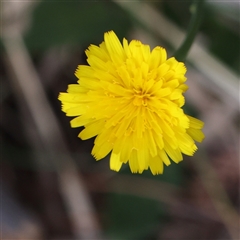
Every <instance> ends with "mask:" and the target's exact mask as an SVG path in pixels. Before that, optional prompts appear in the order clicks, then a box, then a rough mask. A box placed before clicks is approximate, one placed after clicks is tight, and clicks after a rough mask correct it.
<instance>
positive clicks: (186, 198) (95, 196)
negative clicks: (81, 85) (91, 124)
mask: <svg viewBox="0 0 240 240" xmlns="http://www.w3.org/2000/svg"><path fill="white" fill-rule="evenodd" d="M192 13H194V8H193V7H192V5H191V1H147V0H146V1H110V0H109V1H2V2H1V39H0V48H1V57H0V62H1V69H0V86H1V89H0V91H1V99H0V100H1V118H0V130H1V134H0V140H1V239H4V240H6V239H36V240H41V239H94V240H95V239H96V240H98V239H107V240H115V239H116V240H128V239H129V240H133V239H137V240H144V239H146V240H165V239H168V240H176V239H189V240H190V239H191V240H227V239H233V240H237V239H240V235H239V219H240V218H239V210H240V209H239V189H240V188H239V183H240V182H239V170H240V168H239V122H240V121H239V116H240V114H239V72H240V69H239V66H240V45H239V40H240V31H239V29H240V28H239V27H240V25H239V24H240V10H239V1H231V0H229V1H224V2H220V1H206V4H205V9H204V14H203V18H202V24H201V27H200V30H199V33H198V35H197V38H196V40H195V42H194V44H193V46H192V48H191V50H190V52H189V55H188V57H187V61H186V66H187V68H188V72H187V77H188V81H187V84H188V85H189V90H188V91H187V93H186V106H185V111H186V112H187V113H189V114H191V115H193V116H195V117H198V118H200V119H201V120H203V121H204V122H205V127H204V133H205V135H206V139H205V140H204V142H203V143H202V144H200V145H199V150H198V152H197V153H196V154H195V156H194V157H191V158H190V157H186V156H185V157H184V161H183V162H181V163H179V164H175V163H172V164H171V165H170V166H169V167H166V168H165V170H164V174H163V175H159V176H152V175H151V173H150V172H148V171H145V172H144V173H143V174H141V175H134V174H131V173H130V171H129V168H128V166H126V167H125V168H123V169H122V170H121V171H120V172H119V173H115V172H113V171H110V170H109V159H108V157H106V159H103V160H101V161H99V162H96V161H95V160H94V158H93V157H92V156H91V154H90V152H91V149H92V146H93V141H94V139H90V140H87V141H82V140H80V139H79V138H78V137H77V135H78V133H79V132H80V129H72V128H70V124H69V121H70V118H68V117H66V116H65V114H64V113H63V112H61V104H60V102H59V101H58V100H57V97H58V94H59V92H61V91H66V89H67V85H68V84H70V83H76V80H77V79H76V78H75V76H74V71H75V69H76V68H77V66H78V65H79V64H86V56H85V53H84V51H85V49H86V48H87V47H88V46H89V45H90V44H96V45H99V44H100V43H101V42H102V41H103V33H104V32H106V31H109V30H114V31H115V33H116V34H117V35H118V36H119V39H120V40H122V38H123V37H125V38H127V39H128V40H131V39H139V40H141V41H142V42H143V43H145V44H149V45H150V46H151V47H152V48H153V47H155V46H156V45H160V46H163V47H165V48H166V49H167V52H168V53H169V56H172V55H173V54H174V52H175V51H176V50H177V49H178V47H179V46H180V45H181V43H182V42H183V40H184V38H185V36H186V33H187V29H188V25H189V22H190V19H191V14H192Z"/></svg>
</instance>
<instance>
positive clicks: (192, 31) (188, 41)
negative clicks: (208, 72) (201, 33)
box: [174, 0, 204, 61]
mask: <svg viewBox="0 0 240 240" xmlns="http://www.w3.org/2000/svg"><path fill="white" fill-rule="evenodd" d="M192 9H193V11H194V12H193V15H192V18H191V21H190V24H189V29H188V32H187V36H186V38H185V40H184V42H183V43H182V45H181V46H180V47H179V49H178V50H177V51H176V52H175V54H174V56H175V58H176V59H177V60H178V61H185V59H186V57H187V54H188V51H189V50H190V48H191V46H192V44H193V41H194V39H195V36H196V35H197V32H198V29H199V26H200V23H201V20H202V15H203V10H204V0H193V5H192Z"/></svg>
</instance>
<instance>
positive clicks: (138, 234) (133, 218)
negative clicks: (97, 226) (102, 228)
mask: <svg viewBox="0 0 240 240" xmlns="http://www.w3.org/2000/svg"><path fill="white" fill-rule="evenodd" d="M139 187H141V186H139ZM164 215H165V213H164V208H163V206H162V207H160V206H159V203H157V202H155V201H153V200H150V199H144V198H140V197H137V196H131V195H123V194H121V195H120V194H113V193H112V194H109V221H110V222H109V228H108V230H107V232H106V234H107V236H108V237H109V238H110V239H118V240H121V239H122V240H128V239H129V240H132V239H144V238H145V239H146V238H147V237H148V236H149V234H150V233H152V232H153V231H154V229H158V230H159V220H160V219H161V218H162V219H163V218H164ZM148 239H149V238H148Z"/></svg>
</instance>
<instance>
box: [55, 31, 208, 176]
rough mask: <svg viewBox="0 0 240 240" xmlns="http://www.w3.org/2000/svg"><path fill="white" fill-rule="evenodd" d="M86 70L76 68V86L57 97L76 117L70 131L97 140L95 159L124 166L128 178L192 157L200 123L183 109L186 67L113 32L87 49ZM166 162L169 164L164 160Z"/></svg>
mask: <svg viewBox="0 0 240 240" xmlns="http://www.w3.org/2000/svg"><path fill="white" fill-rule="evenodd" d="M86 55H87V62H88V64H89V65H88V66H86V65H80V66H78V68H77V70H76V72H75V75H76V77H77V78H78V79H79V80H78V84H71V85H69V86H68V90H67V93H60V95H59V100H60V101H61V102H62V110H63V111H64V112H65V113H66V115H67V116H75V118H74V119H73V120H71V126H72V127H73V128H75V127H81V126H84V129H83V130H82V131H81V132H80V134H79V137H80V138H81V139H83V140H85V139H89V138H92V137H94V136H96V138H95V142H94V147H93V149H92V155H93V156H94V157H95V158H96V159H97V160H100V159H102V158H104V157H105V156H106V155H107V154H109V153H110V152H111V156H110V168H111V169H112V170H115V171H119V170H120V168H121V166H122V164H123V163H127V162H128V163H129V166H130V169H131V171H132V172H133V173H142V172H143V170H146V169H148V168H150V170H151V172H152V173H153V174H161V173H163V166H164V164H165V165H166V166H168V165H169V164H170V159H172V161H174V162H176V163H178V162H179V161H181V160H182V158H183V157H182V153H184V154H186V155H189V156H192V155H193V154H194V152H195V151H196V150H197V146H196V145H195V143H194V140H195V141H198V142H201V141H202V140H203V138H204V134H203V133H202V131H201V129H202V127H203V122H202V121H200V120H198V119H196V118H193V117H190V116H188V115H186V114H185V113H184V111H183V109H182V106H183V105H184V102H185V99H184V97H183V93H184V92H185V91H186V90H187V88H188V87H187V85H186V84H185V81H186V77H185V73H186V67H185V65H184V64H183V63H181V62H178V61H177V60H176V59H175V58H174V57H172V58H169V59H167V54H166V50H165V49H164V48H162V47H155V48H154V49H153V50H152V51H151V50H150V47H149V46H148V45H144V44H142V43H141V42H140V41H137V40H132V41H131V42H130V43H128V41H127V40H126V39H125V38H124V39H123V44H121V43H120V41H119V39H118V37H117V36H116V35H115V33H114V32H113V31H110V32H107V33H105V34H104V42H102V43H101V44H100V45H99V46H95V45H90V46H89V48H88V49H87V50H86ZM169 158H170V159H169Z"/></svg>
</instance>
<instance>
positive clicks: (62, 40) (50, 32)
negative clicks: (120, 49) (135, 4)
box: [25, 1, 131, 51]
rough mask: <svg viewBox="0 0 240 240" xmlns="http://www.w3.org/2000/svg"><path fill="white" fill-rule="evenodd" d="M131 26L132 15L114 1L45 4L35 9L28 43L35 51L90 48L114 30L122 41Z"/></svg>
mask: <svg viewBox="0 0 240 240" xmlns="http://www.w3.org/2000/svg"><path fill="white" fill-rule="evenodd" d="M130 27H131V22H130V20H129V16H128V15H127V14H126V13H125V12H124V11H123V10H122V9H121V8H119V7H118V6H117V5H116V4H114V3H112V2H93V1H90V2H87V1H76V2H67V1H64V2H42V3H40V4H39V5H38V7H37V8H36V10H35V12H34V14H33V19H32V26H31V29H30V30H29V32H28V33H27V34H26V38H25V40H26V44H27V46H28V48H29V49H30V50H32V51H42V50H46V49H47V48H50V47H51V46H53V45H62V44H69V45H81V46H84V47H85V46H88V45H89V44H91V43H93V41H95V44H99V43H101V42H102V41H103V33H104V32H106V31H109V30H114V31H115V32H116V34H117V35H118V36H119V37H120V39H121V38H122V37H123V36H124V35H125V34H126V33H127V31H128V30H129V29H130Z"/></svg>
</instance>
